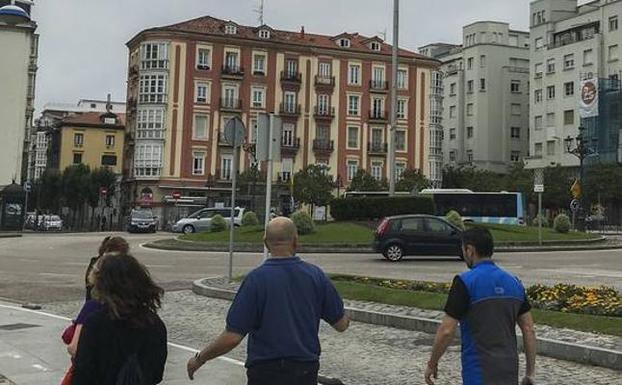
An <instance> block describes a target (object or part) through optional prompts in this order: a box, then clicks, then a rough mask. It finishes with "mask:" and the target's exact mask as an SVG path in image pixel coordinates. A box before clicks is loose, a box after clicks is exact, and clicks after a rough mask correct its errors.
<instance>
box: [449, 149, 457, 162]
mask: <svg viewBox="0 0 622 385" xmlns="http://www.w3.org/2000/svg"><path fill="white" fill-rule="evenodd" d="M449 161H450V162H455V161H456V151H455V150H451V151H449Z"/></svg>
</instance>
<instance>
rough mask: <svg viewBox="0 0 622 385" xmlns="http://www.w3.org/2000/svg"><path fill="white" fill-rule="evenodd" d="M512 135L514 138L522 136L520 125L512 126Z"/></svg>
mask: <svg viewBox="0 0 622 385" xmlns="http://www.w3.org/2000/svg"><path fill="white" fill-rule="evenodd" d="M510 137H511V138H512V139H519V138H520V127H510Z"/></svg>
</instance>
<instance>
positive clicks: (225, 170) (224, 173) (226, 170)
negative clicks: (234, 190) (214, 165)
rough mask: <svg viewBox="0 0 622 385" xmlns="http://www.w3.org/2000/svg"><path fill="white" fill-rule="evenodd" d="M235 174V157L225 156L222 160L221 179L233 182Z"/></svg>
mask: <svg viewBox="0 0 622 385" xmlns="http://www.w3.org/2000/svg"><path fill="white" fill-rule="evenodd" d="M232 173H233V155H223V156H221V158H220V179H222V180H231V174H232Z"/></svg>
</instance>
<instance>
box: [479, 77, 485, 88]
mask: <svg viewBox="0 0 622 385" xmlns="http://www.w3.org/2000/svg"><path fill="white" fill-rule="evenodd" d="M479 90H480V91H486V79H479Z"/></svg>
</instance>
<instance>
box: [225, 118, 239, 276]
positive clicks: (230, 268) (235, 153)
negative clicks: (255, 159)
mask: <svg viewBox="0 0 622 385" xmlns="http://www.w3.org/2000/svg"><path fill="white" fill-rule="evenodd" d="M233 142H234V143H235V130H234V135H233ZM239 151H240V147H239V146H234V147H233V175H232V178H231V179H232V181H231V214H229V219H230V220H229V266H228V270H227V278H228V279H229V282H231V279H232V278H233V237H234V232H233V230H234V229H235V193H236V191H235V190H236V189H237V181H238V167H239V166H238V163H239V161H240V159H239V158H240V152H239Z"/></svg>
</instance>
